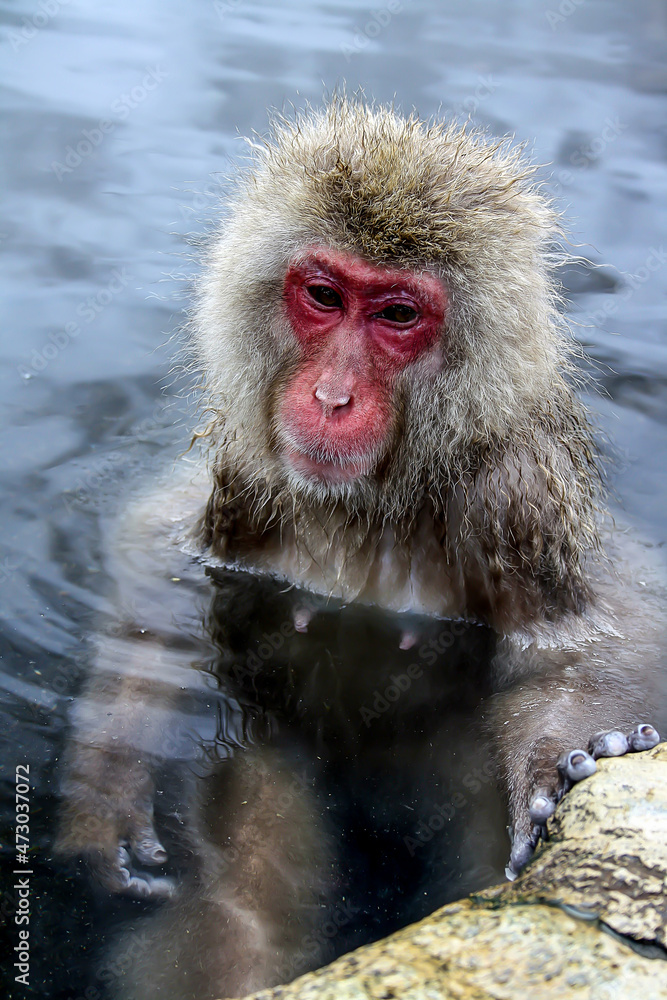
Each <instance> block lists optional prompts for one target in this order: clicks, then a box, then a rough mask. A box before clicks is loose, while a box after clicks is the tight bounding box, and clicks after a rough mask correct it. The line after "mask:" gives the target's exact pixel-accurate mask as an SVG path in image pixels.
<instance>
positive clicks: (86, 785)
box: [56, 745, 174, 899]
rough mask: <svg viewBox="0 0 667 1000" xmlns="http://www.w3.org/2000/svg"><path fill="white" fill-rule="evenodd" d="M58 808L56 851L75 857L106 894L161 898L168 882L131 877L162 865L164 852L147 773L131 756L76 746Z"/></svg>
mask: <svg viewBox="0 0 667 1000" xmlns="http://www.w3.org/2000/svg"><path fill="white" fill-rule="evenodd" d="M62 790H63V795H64V804H63V808H62V811H61V821H60V828H59V832H58V838H57V841H56V851H57V852H58V853H59V854H61V855H63V856H68V857H81V858H83V859H85V861H86V862H87V863H88V865H89V868H90V870H91V872H92V874H93V876H94V878H95V879H96V881H97V882H98V883H99V884H100V885H101V886H103V887H104V888H105V889H107V890H108V891H109V892H114V893H125V894H127V895H130V896H134V897H139V898H144V899H145V898H156V899H157V898H164V897H168V896H171V895H172V894H173V892H174V883H173V881H172V880H171V879H169V878H165V877H162V876H157V877H156V876H154V875H151V874H148V873H147V872H146V873H142V872H138V871H135V870H134V868H133V867H132V860H133V858H134V859H136V861H137V862H139V864H141V865H151V866H155V865H163V864H164V863H165V861H166V860H167V852H166V851H165V849H164V847H163V846H162V844H161V843H160V841H159V839H158V837H157V834H156V832H155V827H154V821H153V796H154V794H155V786H154V781H153V777H152V769H151V767H150V766H149V765H148V764H147V763H145V762H144V761H142V760H141V759H138V758H137V754H136V753H131V752H130V751H129V750H125V751H122V750H121V751H116V750H114V751H111V750H109V749H107V748H106V747H99V746H82V745H79V746H78V747H77V749H76V751H75V753H74V754H73V759H72V760H71V761H70V764H69V768H68V772H67V775H66V778H65V780H64V782H63V789H62Z"/></svg>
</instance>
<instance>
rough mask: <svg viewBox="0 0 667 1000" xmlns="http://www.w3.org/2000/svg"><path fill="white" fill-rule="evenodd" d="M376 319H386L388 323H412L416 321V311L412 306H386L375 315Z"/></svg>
mask: <svg viewBox="0 0 667 1000" xmlns="http://www.w3.org/2000/svg"><path fill="white" fill-rule="evenodd" d="M375 318H376V319H388V320H389V322H390V323H401V324H403V325H405V324H406V323H413V322H414V321H415V320H416V319H417V310H416V309H413V308H412V306H406V305H402V304H400V303H398V304H396V305H393V306H386V307H385V308H384V309H383V310H382V312H379V313H376V314H375Z"/></svg>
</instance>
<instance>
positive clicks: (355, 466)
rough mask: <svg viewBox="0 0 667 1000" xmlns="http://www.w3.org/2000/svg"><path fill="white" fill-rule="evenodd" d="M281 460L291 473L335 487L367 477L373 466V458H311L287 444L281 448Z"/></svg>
mask: <svg viewBox="0 0 667 1000" xmlns="http://www.w3.org/2000/svg"><path fill="white" fill-rule="evenodd" d="M282 455H283V458H284V460H285V462H286V464H287V466H288V467H289V468H290V470H291V471H292V472H295V473H297V475H299V476H301V477H305V478H306V479H310V480H312V481H314V482H318V483H326V484H327V485H331V486H335V485H339V484H343V483H351V482H353V481H354V480H355V479H359V478H360V477H361V476H365V475H368V473H369V472H370V471H371V469H372V468H373V465H374V461H373V456H370V455H369V456H367V457H365V458H362V459H359V458H355V459H345V458H337V459H332V458H324V457H320V456H318V457H317V458H313V457H311V456H310V455H307V454H305V452H303V451H301V450H300V449H299V448H295V447H294V445H292V444H289V445H286V446H285V447H284V448H283V452H282Z"/></svg>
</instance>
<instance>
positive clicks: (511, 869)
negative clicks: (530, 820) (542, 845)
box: [505, 826, 540, 882]
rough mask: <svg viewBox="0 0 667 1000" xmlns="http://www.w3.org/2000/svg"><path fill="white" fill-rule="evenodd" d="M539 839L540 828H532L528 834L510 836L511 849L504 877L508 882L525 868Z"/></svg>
mask: <svg viewBox="0 0 667 1000" xmlns="http://www.w3.org/2000/svg"><path fill="white" fill-rule="evenodd" d="M539 839H540V828H539V827H538V826H534V827H533V828H532V830H531V831H530V833H518V832H517V833H514V834H513V835H512V849H511V851H510V859H509V862H508V863H507V867H506V868H505V876H506V878H508V879H509V881H510V882H514V880H515V879H516V878H517V877H518V875H519V874H520V872H521V871H522V870H523V869H524V868H525V867H526V865H527V864H528V862H529V861H530V859H531V858H532V856H533V854H534V853H535V848H536V847H537V842H538V840H539Z"/></svg>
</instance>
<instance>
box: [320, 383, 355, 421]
mask: <svg viewBox="0 0 667 1000" xmlns="http://www.w3.org/2000/svg"><path fill="white" fill-rule="evenodd" d="M315 399H317V400H319V402H320V403H321V404H322V409H323V410H324V412H325V414H326V415H327V416H331V414H332V413H333V412H334V410H340V409H341V408H342V407H344V406H347V405H348V403H350V401H351V399H352V394H351V393H350V392H346V391H345V390H344V389H338V388H336V389H332V388H329V387H328V386H326V385H318V386H317V388H316V389H315Z"/></svg>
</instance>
